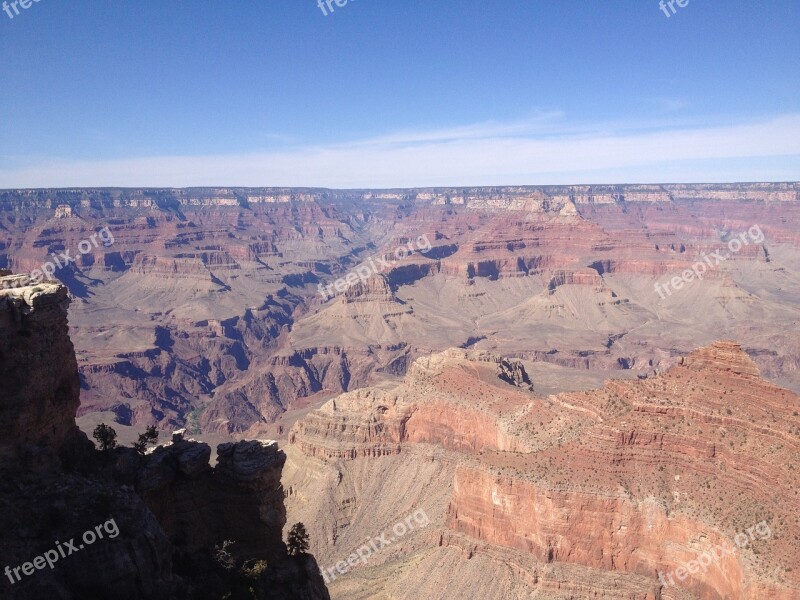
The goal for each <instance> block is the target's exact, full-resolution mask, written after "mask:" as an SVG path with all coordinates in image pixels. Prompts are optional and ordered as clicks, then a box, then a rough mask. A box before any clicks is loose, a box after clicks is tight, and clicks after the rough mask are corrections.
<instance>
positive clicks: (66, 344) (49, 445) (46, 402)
mask: <svg viewBox="0 0 800 600" xmlns="http://www.w3.org/2000/svg"><path fill="white" fill-rule="evenodd" d="M25 282H26V278H25V277H24V276H11V275H6V276H2V274H0V381H2V382H3V383H2V389H3V401H2V405H0V461H3V460H12V459H13V458H14V457H16V456H26V457H28V458H30V459H33V460H35V457H36V455H37V454H40V453H45V452H48V451H50V452H58V451H59V450H60V449H61V448H62V447H63V446H64V445H65V444H68V443H70V442H74V441H75V439H76V438H77V437H78V436H79V435H80V433H79V431H78V428H77V426H76V425H75V412H76V411H77V409H78V404H79V398H78V379H77V377H75V373H76V372H77V368H78V367H77V363H76V362H75V353H74V351H73V349H72V342H71V341H70V339H69V331H68V329H67V320H66V311H67V306H68V304H69V299H68V297H67V290H66V288H64V287H63V286H60V285H56V284H51V283H43V284H41V285H36V286H23V285H22V284H24V283H25ZM17 286H20V287H17ZM4 288H5V289H4Z"/></svg>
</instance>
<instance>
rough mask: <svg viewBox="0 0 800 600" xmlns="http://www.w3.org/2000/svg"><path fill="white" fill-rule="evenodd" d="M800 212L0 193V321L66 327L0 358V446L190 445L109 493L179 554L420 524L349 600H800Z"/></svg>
mask: <svg viewBox="0 0 800 600" xmlns="http://www.w3.org/2000/svg"><path fill="white" fill-rule="evenodd" d="M798 223H800V184H797V183H773V184H769V183H763V184H762V183H752V184H696V185H689V184H671V185H620V186H539V187H534V186H530V187H497V188H436V189H413V190H411V189H409V190H324V189H280V188H258V189H256V188H214V189H211V188H198V189H60V190H44V189H42V190H6V191H0V232H1V233H2V237H0V268H3V269H7V272H6V273H5V274H4V275H5V276H4V277H2V278H0V287H3V288H5V289H3V290H0V298H2V300H0V303H2V302H4V303H5V304H1V305H0V308H3V310H7V311H8V315H9V316H8V317H7V318H8V319H9V321H8V323H9V327H11V325H10V324H11V323H12V322H13V323H19V322H20V319H21V320H22V321H24V322H31V319H30V318H29V315H30V314H33V315H35V318H34V319H33V320H32V322H33V323H34V324H38V325H35V326H36V327H38V329H34V330H32V331H31V332H30V333H26V334H25V335H29V336H33V338H34V339H40V338H41V339H43V340H47V342H46V343H44V342H43V344H42V347H41V348H42V349H41V351H40V352H39V353H38V354H31V353H30V352H27V351H26V352H20V351H19V348H21V347H24V345H22V344H18V343H17V342H14V341H13V340H12V341H10V342H9V343H8V344H7V345H6V346H4V347H3V348H2V352H0V361H2V362H3V365H4V370H3V376H4V382H6V383H8V384H9V385H8V386H6V385H5V384H4V390H6V389H9V390H11V395H10V396H8V397H6V394H7V393H6V392H5V391H4V392H3V396H2V400H3V402H2V407H3V411H6V412H5V413H4V414H12V413H13V414H24V415H25V417H24V419H12V420H9V421H8V425H7V426H6V424H5V423H3V429H2V433H3V435H4V436H7V439H15V440H20V442H19V443H20V444H21V445H22V446H25V448H27V450H26V451H25V452H26V454H25V456H26V457H28V458H26V460H28V461H35V460H38V461H39V462H41V463H42V464H52V461H53V460H55V459H53V458H52V457H47V456H46V455H47V452H45V451H42V450H40V449H41V448H50V449H56V448H63V447H68V448H73V447H77V446H80V445H81V444H82V442H81V441H80V440H81V439H83V440H84V442H85V438H83V437H82V436H83V434H82V433H81V431H80V430H82V431H83V432H86V433H90V432H91V431H92V429H93V428H94V427H95V425H97V424H98V423H100V422H105V423H110V424H111V423H113V426H114V428H115V429H116V430H117V431H118V433H119V439H120V443H121V444H122V445H130V444H131V443H132V442H133V441H134V440H135V439H136V435H137V433H140V432H141V431H143V430H144V428H145V427H147V426H149V425H155V426H156V427H157V428H158V429H159V430H161V431H162V432H171V431H172V430H174V429H179V428H186V429H187V432H188V433H187V434H186V435H187V436H190V437H191V438H193V439H194V440H197V441H191V442H189V441H186V440H183V439H178V440H177V441H176V442H175V443H173V444H171V445H162V446H160V447H159V448H158V449H156V450H155V451H154V452H153V453H152V454H151V455H150V459H149V460H150V465H151V466H150V467H149V469H148V470H147V471H145V472H143V473H138V471H137V470H136V469H131V468H128V469H127V470H126V468H122V467H119V468H118V469H117V476H118V477H122V478H123V479H125V480H126V481H128V482H129V483H130V485H131V486H132V487H134V488H135V489H136V490H137V492H136V493H137V498H140V500H137V502H144V503H145V504H147V506H148V510H150V511H151V512H152V513H153V515H155V517H156V519H157V521H158V523H159V525H158V527H159V528H160V531H161V533H159V534H158V539H159V540H162V541H160V542H159V543H160V544H162V545H163V546H164V547H167V546H166V545H167V544H168V543H173V544H174V543H175V540H180V544H181V547H182V548H184V549H185V551H186V552H187V553H189V554H190V555H191V554H192V553H196V552H197V551H198V550H199V549H200V548H203V547H207V546H208V545H209V544H210V543H211V541H212V538H213V537H215V536H216V538H219V536H220V535H222V533H221V532H223V531H235V532H237V537H239V538H241V544H240V546H241V547H242V548H244V549H246V551H247V553H248V554H250V555H253V554H257V555H259V556H269V557H272V558H273V559H276V558H281V553H282V552H283V550H282V546H281V544H282V542H280V537H279V536H277V531H279V530H280V529H281V528H283V527H284V526H285V525H286V524H287V523H294V522H297V521H302V522H304V523H305V524H306V526H307V527H308V529H309V532H310V533H311V551H312V553H313V555H314V557H316V559H317V561H318V562H319V565H320V566H322V567H328V566H333V565H336V564H337V563H339V562H340V561H346V560H347V559H348V556H350V555H351V554H352V553H353V552H355V551H356V549H357V548H359V547H360V546H361V545H362V544H363V543H364V540H365V539H371V538H374V537H378V536H379V535H380V534H381V533H382V532H385V531H391V529H392V525H393V524H395V523H397V522H400V521H402V518H403V517H405V516H406V515H409V514H412V513H413V512H414V511H416V510H420V509H424V511H425V513H426V514H427V515H428V516H429V517H430V521H431V523H430V525H429V526H428V527H425V528H421V529H419V530H415V531H413V532H411V533H410V534H409V535H407V536H403V537H402V539H397V540H395V541H394V542H393V543H392V544H391V545H390V546H388V547H387V548H385V549H382V550H381V551H380V552H376V553H375V555H374V556H372V557H371V558H370V561H369V563H368V564H367V565H364V566H363V567H361V566H359V567H357V568H354V569H352V571H350V572H348V573H347V575H346V576H341V577H338V578H336V580H335V581H332V582H329V584H328V587H329V589H330V594H331V597H332V598H348V599H349V598H356V599H358V598H364V599H366V598H381V599H386V600H390V599H391V600H399V599H404V598H408V599H411V598H418V597H426V596H428V597H432V598H442V599H450V598H461V597H466V596H470V597H473V596H474V597H483V598H497V599H498V600H499V599H506V598H515V599H521V598H531V599H533V598H538V599H543V600H544V599H555V600H566V599H568V598H608V599H641V600H645V599H647V600H717V599H722V598H741V599H742V600H745V599H755V598H762V597H770V598H779V599H781V600H786V599H790V598H792V599H793V598H800V579H798V573H796V572H795V571H796V570H795V571H793V570H792V567H793V565H794V564H796V563H797V558H798V557H800V529H799V528H800V520H799V518H798V515H800V497H798V493H800V491H798V490H800V488H798V475H797V472H796V465H797V459H798V457H799V456H800V419H798V414H797V413H798V410H800V402H798V400H800V398H799V397H798V395H797V394H798V393H800V341H799V339H798V336H797V330H798V323H799V322H800V301H798V292H800V269H799V268H798V267H800V260H798V259H800V233H798V228H797V224H798ZM103 228H108V231H109V232H110V234H113V243H112V244H110V245H108V246H107V247H106V246H100V247H97V248H94V249H93V250H92V251H91V252H87V253H86V254H77V255H76V252H75V249H77V248H78V247H79V246H80V244H81V242H82V241H83V240H86V239H89V238H90V236H91V235H92V234H94V233H96V232H97V231H99V230H101V229H103ZM754 228H757V231H758V232H760V234H763V235H759V236H755V235H751V236H749V237H748V238H746V241H747V243H746V244H744V243H742V244H741V246H742V247H741V248H739V249H737V250H736V251H735V252H733V251H732V248H733V247H734V246H731V244H732V242H731V240H735V239H737V238H738V239H740V240H744V239H745V238H744V237H740V236H742V235H743V234H747V233H748V232H753V231H756V229H754ZM420 236H425V237H426V239H428V240H429V241H430V249H429V250H426V251H425V252H416V253H414V254H412V255H410V256H407V257H404V258H402V259H400V260H396V262H394V264H392V265H391V267H390V268H388V269H385V270H382V271H381V272H375V273H373V274H371V276H370V277H368V278H367V279H365V280H364V281H356V280H352V283H351V284H349V285H348V287H347V289H346V290H345V291H344V292H342V293H337V294H336V295H335V296H333V297H325V296H323V295H320V294H319V289H320V286H323V287H324V286H326V285H329V284H331V283H332V282H334V281H336V280H339V279H341V278H346V277H347V276H348V274H350V273H354V272H355V269H356V268H357V267H358V266H359V265H362V264H365V263H366V262H367V261H369V259H370V258H372V257H383V258H385V259H386V260H395V256H394V251H395V249H396V248H398V247H401V246H406V245H408V244H409V243H411V242H413V240H417V239H419V237H420ZM68 250H72V255H73V256H76V260H75V261H74V262H73V263H71V264H69V265H66V266H64V267H63V268H60V269H58V270H57V271H56V273H55V277H56V278H57V280H58V281H57V282H45V283H41V284H39V285H30V283H31V282H30V281H29V280H28V279H27V278H26V276H25V275H11V273H17V274H24V273H31V272H32V271H35V270H36V269H39V268H40V267H41V265H42V264H43V263H44V262H45V261H48V260H53V258H52V257H53V255H54V254H55V255H56V256H57V255H58V254H59V253H60V252H64V251H68ZM718 251H724V252H726V253H728V254H729V258H728V259H727V260H725V261H724V262H722V263H720V264H717V265H713V266H710V267H709V268H708V269H707V270H706V272H705V273H704V275H703V278H702V280H700V279H697V280H695V281H691V282H689V283H686V285H684V286H681V287H682V289H671V291H672V293H671V294H670V295H660V294H659V293H658V291H657V288H656V287H655V285H656V284H657V283H662V284H663V283H665V282H668V281H670V280H672V278H674V277H676V276H681V275H682V274H683V273H685V272H686V271H687V270H691V268H692V266H693V265H694V264H696V263H697V262H698V261H699V260H703V258H702V257H704V256H709V255H712V254H713V253H715V252H718ZM18 284H21V285H18ZM68 302H71V304H70V309H69V311H70V313H69V314H70V319H69V330H68V332H67V329H66V327H67V325H66V320H65V319H64V318H63V316H62V315H63V311H64V310H65V307H66V304H67V303H68ZM31 311H32V312H31ZM12 315H14V316H12ZM4 318H5V317H4ZM26 319H27V321H26ZM54 328H55V330H57V331H58V334H57V335H55V334H53V331H54ZM26 331H27V330H26ZM67 333H68V336H69V337H67ZM70 338H71V342H70ZM4 343H5V342H4ZM72 344H74V348H75V357H74V358H72V359H70V358H69V357H70V356H71V352H72V350H71V348H72ZM44 348H49V349H50V350H49V352H45V351H44ZM50 356H57V357H66V358H65V359H64V362H60V361H55V362H53V365H54V366H53V367H52V368H51V367H50V363H51V359H50V358H49V357H50ZM72 361H74V362H72ZM6 365H7V366H6ZM39 372H42V373H45V372H46V373H47V376H46V377H38V378H37V377H36V376H35V374H36V373H39ZM76 372H77V373H78V377H74V375H75V373H76ZM9 386H10V387H9ZM78 394H80V401H79V402H78ZM75 413H77V419H76V418H75V416H76V414H75ZM76 424H77V426H76ZM75 440H78V441H77V442H76V441H75ZM240 440H250V441H240ZM253 440H276V441H277V444H278V446H274V445H273V444H272V443H271V442H270V443H267V442H254V441H253ZM215 443H216V444H219V454H218V457H217V459H216V460H217V462H216V466H214V467H212V466H211V465H210V464H209V462H214V460H213V459H211V458H210V454H211V452H210V445H211V444H215ZM76 444H77V446H76ZM231 444H239V445H236V446H232V445H231ZM32 448H37V450H35V451H34V450H32ZM3 452H7V453H8V454H7V458H10V457H12V456H13V457H15V460H16V457H17V456H19V449H13V450H12V449H10V448H5V447H3V446H0V456H2V455H3ZM42 452H44V454H42ZM231 461H233V465H232V464H231ZM239 461H241V463H240V462H239ZM237 465H239V466H237ZM253 465H255V466H253ZM247 473H249V474H250V475H245V474H247ZM186 478H188V479H189V480H190V482H189V483H187V481H186ZM277 485H280V486H281V487H280V488H279V490H278V491H276V489H277V488H276V486H277ZM231 486H233V487H231ZM231 489H233V490H235V491H234V492H231V491H230V490H231ZM193 494H199V495H201V496H202V497H203V498H205V499H206V502H207V504H206V506H205V508H204V509H203V510H200V511H198V510H195V509H194V508H192V507H191V506H190V504H191V503H190V502H189V503H188V504H187V502H188V499H189V498H191V497H192V495H193ZM231 494H233V496H235V500H232V499H231ZM230 502H234V504H235V505H236V506H237V510H236V511H234V512H235V513H236V514H228V513H227V512H226V511H225V510H224V509H223V508H222V507H223V506H226V505H228V504H229V503H230ZM284 502H285V507H284ZM260 503H264V504H265V505H267V506H269V507H271V508H270V509H269V510H266V511H265V510H263V508H261V509H259V508H258V507H259V506H260ZM254 512H256V513H260V514H261V517H262V525H260V527H264V529H263V531H261V532H260V530H259V529H257V528H252V529H249V528H248V527H252V525H247V524H245V523H243V522H241V521H240V520H239V517H237V516H236V515H238V514H240V513H241V514H242V515H249V514H253V513H254ZM225 515H227V516H225ZM196 522H199V523H202V524H203V527H201V528H200V529H199V531H195V530H194V529H193V524H194V523H196ZM760 523H766V524H768V526H769V528H770V531H771V535H770V536H769V537H768V538H765V539H755V540H751V543H749V544H748V545H747V547H746V548H741V549H739V550H737V551H736V552H735V553H734V554H732V555H727V556H725V557H723V558H722V559H720V560H719V561H716V562H714V563H713V564H711V565H708V566H707V568H705V569H703V570H702V571H698V572H691V573H688V575H687V576H686V577H678V578H676V577H675V574H676V573H679V572H680V573H683V571H682V569H684V568H685V566H686V565H687V564H688V563H691V562H692V561H695V560H697V559H698V558H699V557H700V556H703V554H704V553H705V552H707V551H708V550H709V549H710V548H714V547H717V546H725V545H728V546H729V545H731V544H732V543H733V540H734V539H737V538H736V536H737V534H738V533H740V532H743V531H745V532H746V531H747V529H748V528H753V527H755V526H756V525H758V524H760ZM209 532H211V533H209ZM267 532H268V533H267ZM212 533H213V534H214V535H212ZM209 536H210V537H209ZM269 540H272V541H271V542H270V541H269ZM165 552H166V554H169V551H165ZM281 560H282V559H281ZM153 568H154V569H157V571H158V572H159V573H164V572H168V571H169V568H168V567H165V566H164V565H163V564H161V563H159V564H158V565H154V566H153ZM670 576H672V579H670ZM276 577H277V575H276ZM283 577H284V578H286V577H289V578H291V574H289V575H283ZM284 583H285V581H284ZM320 583H321V582H320V581H318V582H317V584H315V585H318V584H320ZM309 593H311V592H309ZM313 593H315V594H318V593H322V592H321V591H320V590H319V589H316V588H315V591H314V592H313ZM324 593H327V592H324Z"/></svg>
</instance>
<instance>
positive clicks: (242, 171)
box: [0, 113, 800, 188]
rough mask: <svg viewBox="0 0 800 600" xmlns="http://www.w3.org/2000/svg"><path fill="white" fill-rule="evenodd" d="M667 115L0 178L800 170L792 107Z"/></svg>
mask: <svg viewBox="0 0 800 600" xmlns="http://www.w3.org/2000/svg"><path fill="white" fill-rule="evenodd" d="M670 125H671V124H668V123H662V125H661V127H659V128H653V127H652V126H650V127H649V128H647V129H643V128H641V127H638V126H627V127H626V126H616V127H608V126H603V127H600V126H598V127H585V126H584V127H580V126H570V125H569V124H566V123H564V122H563V115H561V114H560V113H544V114H542V115H537V116H536V117H534V118H532V119H528V120H525V121H520V122H513V123H495V122H489V123H481V124H475V125H466V126H463V127H455V128H451V129H444V130H432V131H417V132H399V133H393V134H389V135H386V136H382V137H377V138H372V139H366V140H362V141H356V142H350V143H342V144H331V145H323V146H309V147H304V148H299V149H292V150H285V151H279V150H276V151H270V152H264V153H259V154H244V155H220V156H164V157H151V158H131V159H119V160H97V161H64V160H57V159H52V160H45V161H40V162H39V163H37V164H36V165H31V166H27V167H24V168H0V187H76V186H131V187H134V186H153V187H156V186H159V187H161V186H164V187H184V186H217V185H219V186H223V185H228V186H233V185H241V186H319V187H340V188H341V187H344V188H347V187H411V186H434V185H500V184H510V185H522V184H548V183H552V184H557V183H612V182H636V181H645V180H647V181H667V180H669V181H698V180H702V181H708V182H714V181H725V180H730V179H731V178H732V177H733V178H735V179H736V180H739V181H753V180H761V179H763V180H772V179H776V178H777V179H784V180H797V179H800V114H789V115H781V116H776V117H774V118H771V119H766V120H760V121H754V122H750V123H739V124H734V125H727V126H719V125H717V126H707V127H696V126H695V127H692V126H688V125H684V126H683V127H679V128H676V127H674V126H670ZM771 157H774V159H775V160H774V161H771V160H770V159H771ZM787 157H788V158H787ZM662 174H663V176H662Z"/></svg>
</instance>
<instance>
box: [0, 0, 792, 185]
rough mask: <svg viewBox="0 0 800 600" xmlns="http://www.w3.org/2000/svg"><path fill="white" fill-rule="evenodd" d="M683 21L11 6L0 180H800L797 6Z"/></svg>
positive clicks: (619, 2) (510, 3)
mask: <svg viewBox="0 0 800 600" xmlns="http://www.w3.org/2000/svg"><path fill="white" fill-rule="evenodd" d="M675 9H676V12H675V14H673V15H671V16H670V17H666V16H665V14H664V13H663V12H662V11H661V9H660V8H659V2H658V0H607V1H602V0H592V1H591V2H590V1H587V0H560V1H558V2H554V1H549V0H497V1H493V2H489V1H483V2H479V1H477V0H349V2H348V3H347V5H346V6H343V7H336V6H335V5H334V11H333V13H332V14H328V15H327V16H325V15H323V13H322V11H321V10H320V8H319V7H318V6H317V0H225V1H222V0H191V2H177V1H171V0H163V1H154V0H135V1H132V2H108V1H105V2H104V1H101V0H94V1H91V2H90V1H88V0H69V1H67V0H41V1H39V2H36V3H33V4H32V5H31V7H30V8H28V9H22V8H19V10H20V14H19V15H16V16H14V18H13V19H11V18H9V17H8V16H7V15H6V13H5V12H0V57H2V60H0V91H2V93H1V94H0V187H22V186H24V187H49V186H95V185H124V186H189V185H265V186H269V185H297V186H300V185H308V186H327V187H391V186H423V185H500V184H525V183H528V184H546V183H614V182H618V183H623V182H639V181H644V182H666V181H688V182H691V181H732V180H736V181H750V180H797V179H800V33H799V32H800V3H798V2H797V1H796V0H770V1H769V2H757V1H755V0H752V1H746V0H727V1H723V0H689V3H688V5H687V6H685V7H683V8H680V7H678V6H677V4H676V5H675ZM10 10H11V12H12V14H13V12H14V11H13V8H10ZM667 10H669V9H667Z"/></svg>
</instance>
